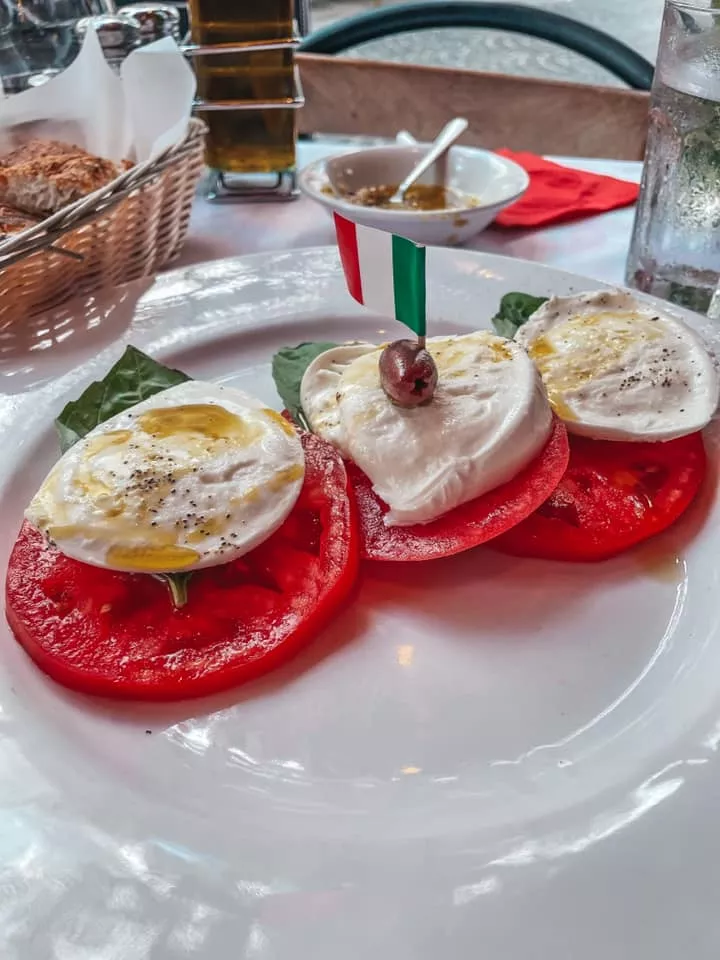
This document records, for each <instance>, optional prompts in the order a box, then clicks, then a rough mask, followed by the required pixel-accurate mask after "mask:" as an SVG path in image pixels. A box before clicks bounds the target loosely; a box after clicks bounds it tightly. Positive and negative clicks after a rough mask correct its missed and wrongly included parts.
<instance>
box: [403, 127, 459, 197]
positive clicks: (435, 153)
mask: <svg viewBox="0 0 720 960" xmlns="http://www.w3.org/2000/svg"><path fill="white" fill-rule="evenodd" d="M467 128H468V122H467V120H466V119H465V118H464V117H455V119H454V120H451V121H450V122H449V123H447V124H445V126H444V127H443V128H442V130H441V131H440V133H439V134H438V136H437V137H436V138H435V140H434V141H433V143H432V146H431V147H430V149H429V150H428V152H427V153H426V154H425V156H424V157H423V158H422V160H421V161H420V162H419V163H418V164H417V165H416V166H414V167H413V169H412V170H411V171H410V173H409V174H408V175H407V176H406V177H405V179H404V180H403V182H402V183H401V184H400V186H399V187H398V188H397V190H396V191H395V193H394V194H393V195H392V196H391V197H390V200H389V201H388V203H389V204H390V205H391V206H400V205H402V203H403V201H404V200H405V194H406V193H407V191H408V189H409V188H410V187H411V186H412V185H413V184H414V183H415V181H416V180H419V179H420V177H421V176H422V175H423V174H424V173H425V172H426V171H427V170H429V169H430V167H431V166H432V165H433V164H434V163H436V162H437V160H438V158H439V157H441V156H442V155H443V154H444V153H446V152H447V151H448V150H449V149H450V147H451V146H452V145H453V144H454V143H455V141H456V140H457V139H458V137H460V136H462V134H463V133H464V132H465V131H466V130H467Z"/></svg>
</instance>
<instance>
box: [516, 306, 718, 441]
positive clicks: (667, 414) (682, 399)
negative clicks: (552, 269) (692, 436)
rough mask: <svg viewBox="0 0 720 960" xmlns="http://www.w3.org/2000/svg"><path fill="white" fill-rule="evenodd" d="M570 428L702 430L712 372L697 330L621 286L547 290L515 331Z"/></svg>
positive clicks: (634, 436)
mask: <svg viewBox="0 0 720 960" xmlns="http://www.w3.org/2000/svg"><path fill="white" fill-rule="evenodd" d="M515 339H516V340H517V342H518V343H519V344H521V345H522V346H523V347H525V348H526V349H527V351H528V353H529V355H530V357H531V358H532V359H533V361H534V362H535V363H536V364H537V367H538V369H539V371H540V373H541V375H542V378H543V380H544V382H545V387H546V389H547V392H548V397H549V399H550V403H551V404H552V406H553V409H554V410H555V412H556V413H557V415H558V416H559V417H561V418H562V419H563V420H564V421H565V423H566V424H567V427H568V430H570V431H572V432H573V433H578V434H582V435H585V436H588V437H595V438H597V439H606V440H671V439H672V438H674V437H681V436H684V435H685V434H688V433H694V432H695V431H696V430H701V429H702V428H703V427H704V426H705V425H706V424H707V423H708V421H709V420H710V418H711V417H712V416H713V414H714V412H715V409H716V407H717V404H718V375H717V371H716V368H715V364H714V363H713V360H712V358H711V357H710V355H709V354H708V352H707V350H706V349H705V347H704V345H703V343H702V341H701V339H700V338H699V337H698V336H697V334H696V333H695V332H694V331H693V330H691V329H690V328H689V327H687V326H686V325H685V324H684V323H682V322H681V321H680V320H678V319H676V318H675V317H673V316H670V315H668V314H661V313H658V311H657V310H656V309H655V308H654V307H652V306H651V305H649V304H646V303H644V302H643V301H641V300H638V299H636V298H635V297H633V296H632V294H630V293H625V292H622V291H617V292H612V291H610V292H608V291H599V292H596V293H586V294H582V295H580V296H573V297H553V298H552V299H550V300H548V301H547V303H545V304H543V306H542V307H540V309H539V310H537V311H536V312H535V313H534V314H533V315H532V317H531V318H530V319H529V320H528V321H527V323H526V324H524V326H522V327H520V329H519V330H518V332H517V335H516V338H515Z"/></svg>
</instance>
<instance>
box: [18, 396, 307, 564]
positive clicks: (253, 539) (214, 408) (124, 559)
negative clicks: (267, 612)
mask: <svg viewBox="0 0 720 960" xmlns="http://www.w3.org/2000/svg"><path fill="white" fill-rule="evenodd" d="M304 472H305V461H304V457H303V451H302V445H301V443H300V439H299V437H298V435H297V434H296V432H295V430H294V429H293V427H292V426H291V425H290V424H289V423H287V422H286V421H285V420H284V419H283V418H282V417H281V416H280V414H279V413H277V412H276V411H274V410H270V409H268V408H267V407H265V406H264V405H263V404H262V403H261V402H260V401H259V400H256V399H255V398H254V397H251V396H250V395H249V394H246V393H244V392H243V391H241V390H235V389H232V388H229V387H221V386H217V385H216V384H212V383H201V382H199V381H188V382H187V383H182V384H179V385H178V386H176V387H172V388H171V389H169V390H165V391H163V392H162V393H158V394H156V395H155V396H154V397H151V398H150V399H148V400H145V401H144V402H142V403H139V404H137V405H136V406H134V407H131V408H130V409H128V410H126V411H125V412H124V413H121V414H119V415H118V416H115V417H112V418H111V419H110V420H107V421H106V422H105V423H102V424H100V426H98V427H96V428H95V429H94V430H93V431H91V432H90V433H89V434H87V436H86V437H84V438H83V439H82V440H80V441H79V442H78V443H76V444H75V446H73V447H71V448H70V449H69V450H68V451H67V452H66V453H65V455H64V456H63V457H62V458H61V459H60V460H59V461H58V463H57V464H56V465H55V466H54V467H53V469H52V470H51V471H50V474H49V476H48V477H47V479H46V480H45V482H44V483H43V485H42V487H41V488H40V490H39V491H38V493H37V495H36V496H35V497H34V499H33V501H32V502H31V504H30V506H29V507H28V509H27V511H26V514H25V515H26V517H27V519H28V520H29V521H30V522H31V523H32V524H34V526H36V527H38V528H39V529H40V530H42V531H43V532H44V533H45V534H46V535H47V536H48V538H49V539H50V540H52V541H53V542H54V543H55V544H56V545H57V547H58V549H60V550H61V551H62V552H63V553H65V554H67V555H68V556H70V557H74V558H75V559H76V560H82V561H83V562H85V563H89V564H93V565H94V566H98V567H107V568H109V569H112V570H125V571H135V572H141V573H167V572H170V571H173V570H194V569H197V568H199V567H209V566H214V565H216V564H220V563H227V562H229V561H231V560H234V559H236V558H238V557H241V556H242V555H243V554H245V553H247V552H248V551H249V550H252V549H253V547H255V546H257V545H258V544H259V543H261V542H262V541H263V540H265V539H267V537H269V536H270V534H272V533H273V532H274V531H275V530H276V529H277V528H278V527H279V526H280V525H281V524H282V522H283V521H284V520H285V518H286V517H287V515H288V513H289V512H290V510H291V509H292V507H293V505H294V504H295V501H296V500H297V498H298V495H299V493H300V488H301V486H302V481H303V476H304Z"/></svg>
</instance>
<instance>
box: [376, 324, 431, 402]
mask: <svg viewBox="0 0 720 960" xmlns="http://www.w3.org/2000/svg"><path fill="white" fill-rule="evenodd" d="M379 365H380V383H381V385H382V388H383V390H384V391H385V393H386V394H387V395H388V397H390V399H391V400H392V401H393V403H396V404H397V405H398V406H399V407H417V406H419V405H420V404H421V403H427V402H428V401H430V400H432V397H433V394H434V393H435V387H436V386H437V381H438V372H437V367H436V366H435V361H434V360H433V358H432V357H431V356H430V353H429V351H428V350H426V349H425V347H423V346H420V344H419V343H418V342H417V341H415V340H395V341H394V342H393V343H389V344H388V345H387V346H386V347H385V349H384V350H383V352H382V353H381V354H380V364H379Z"/></svg>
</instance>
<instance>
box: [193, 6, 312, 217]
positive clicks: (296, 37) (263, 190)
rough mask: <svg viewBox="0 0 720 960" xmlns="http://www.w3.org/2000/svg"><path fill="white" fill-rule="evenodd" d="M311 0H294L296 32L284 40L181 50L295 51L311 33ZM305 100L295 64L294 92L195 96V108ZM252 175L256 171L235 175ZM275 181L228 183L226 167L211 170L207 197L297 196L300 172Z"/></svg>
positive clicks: (295, 106)
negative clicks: (265, 96)
mask: <svg viewBox="0 0 720 960" xmlns="http://www.w3.org/2000/svg"><path fill="white" fill-rule="evenodd" d="M309 25H310V0H295V20H294V29H293V35H292V36H291V37H288V38H286V39H282V40H249V41H239V42H237V43H217V44H198V43H186V44H185V45H184V46H183V47H182V50H183V52H184V53H185V55H186V56H188V57H197V56H200V55H202V56H215V55H220V54H228V53H258V52H262V51H268V50H294V49H295V48H296V47H297V46H298V45H299V43H300V38H301V37H302V36H305V35H306V34H307V33H308V32H309ZM304 103H305V97H304V95H303V90H302V83H301V81H300V71H299V70H298V67H297V64H294V66H293V95H292V97H281V98H279V99H277V100H254V99H253V100H203V99H199V98H198V99H196V100H195V102H194V107H195V109H196V110H198V111H199V112H201V113H202V112H206V111H215V110H299V109H300V107H302V106H303V105H304ZM233 176H239V177H244V178H247V177H250V176H254V174H247V175H244V174H233ZM270 176H271V177H274V178H275V182H274V183H271V184H269V185H265V184H260V185H257V184H248V183H247V180H245V182H244V183H242V184H237V183H231V182H228V179H227V178H228V173H227V171H223V170H211V171H210V176H209V179H208V187H207V193H206V197H207V199H208V200H212V201H223V200H294V199H295V198H296V197H297V196H298V189H297V174H296V171H295V169H294V168H293V169H292V170H282V171H278V172H276V173H274V174H273V173H271V174H270Z"/></svg>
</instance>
